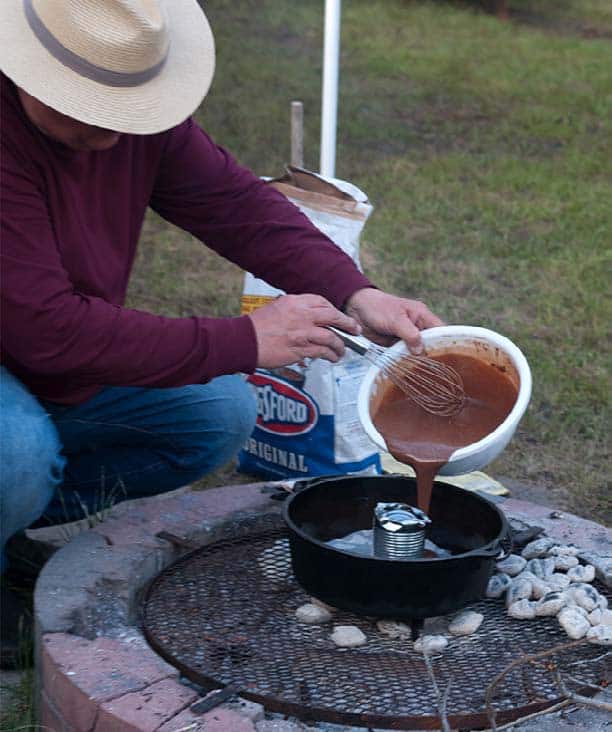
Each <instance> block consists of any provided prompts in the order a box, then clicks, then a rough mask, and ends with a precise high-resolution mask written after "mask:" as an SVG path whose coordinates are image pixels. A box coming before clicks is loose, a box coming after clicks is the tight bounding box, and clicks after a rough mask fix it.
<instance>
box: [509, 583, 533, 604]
mask: <svg viewBox="0 0 612 732" xmlns="http://www.w3.org/2000/svg"><path fill="white" fill-rule="evenodd" d="M532 590H533V585H532V584H531V582H530V581H529V580H526V579H521V580H513V582H512V584H511V585H510V587H509V588H508V590H507V592H506V607H510V605H514V603H515V602H518V601H519V600H528V599H529V598H530V597H531V592H532Z"/></svg>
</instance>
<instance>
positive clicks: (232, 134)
mask: <svg viewBox="0 0 612 732" xmlns="http://www.w3.org/2000/svg"><path fill="white" fill-rule="evenodd" d="M509 6H510V10H511V15H512V19H511V21H510V22H505V23H504V22H500V21H499V20H497V19H496V18H495V17H492V16H490V15H486V14H484V13H482V12H480V11H479V6H478V3H476V2H473V3H470V2H462V3H459V2H454V3H445V2H417V1H414V2H410V1H409V0H369V1H368V2H366V1H365V0H353V1H352V2H347V3H344V5H343V18H342V21H343V24H342V62H341V75H340V100H339V123H338V152H337V175H338V176H339V177H342V178H345V179H348V180H351V181H352V182H354V183H355V184H357V185H358V186H360V187H361V188H362V189H364V190H365V191H366V192H367V193H368V195H369V196H370V199H371V200H372V202H373V204H374V206H375V211H374V214H373V216H372V217H371V219H370V221H369V222H368V225H367V227H366V230H365V232H364V237H363V262H364V266H365V269H366V272H367V273H368V274H369V276H370V277H371V278H372V279H373V280H374V281H375V282H377V283H378V284H380V285H381V286H383V287H385V288H389V289H390V290H393V291H394V292H396V293H400V294H404V295H409V296H412V297H418V298H421V299H424V300H425V301H426V302H427V303H428V304H430V306H431V308H432V309H434V310H435V311H436V312H438V313H439V314H440V315H441V317H443V318H444V319H445V320H447V321H448V322H450V323H466V324H474V325H483V326H486V327H490V328H493V329H495V330H497V331H499V332H501V333H503V334H505V335H507V336H508V337H510V338H511V339H512V340H514V341H515V342H516V343H517V344H518V345H519V346H520V347H521V349H523V351H524V352H525V354H526V355H527V357H528V359H529V361H530V364H531V366H532V370H533V375H534V394H533V400H532V403H531V406H530V408H529V410H528V413H527V415H526V417H525V419H524V421H523V423H522V424H521V427H520V429H519V431H518V433H517V436H516V438H515V439H514V441H513V442H512V444H511V446H510V447H509V448H508V449H507V450H506V451H505V453H504V454H503V456H502V457H501V458H500V459H499V460H498V461H497V462H496V463H495V464H493V465H491V466H490V467H489V468H488V472H490V473H491V474H492V475H494V476H510V477H512V478H515V479H517V480H522V481H527V482H533V483H537V484H539V485H543V486H546V487H547V489H549V490H550V495H551V497H552V498H554V500H555V501H557V502H560V503H561V504H562V505H563V506H565V507H567V508H568V509H571V510H574V511H576V512H578V513H580V514H582V515H587V516H594V517H598V518H599V519H601V518H602V516H603V514H604V512H605V511H609V510H610V498H609V491H608V488H607V485H606V481H607V478H608V472H609V471H608V468H609V461H608V454H607V450H608V443H609V441H608V439H607V437H608V429H607V420H608V416H609V411H608V407H607V399H608V393H609V384H610V381H609V371H608V366H609V355H610V351H609V347H608V345H607V344H608V341H609V323H610V298H609V296H608V293H607V291H608V290H609V287H608V282H609V279H610V278H609V274H610V242H611V241H612V208H611V201H612V163H611V162H610V160H611V159H612V145H611V142H612V135H611V132H612V122H611V116H612V74H611V72H610V70H611V69H612V5H610V3H609V2H608V0H564V2H552V0H531V1H527V0H515V1H514V2H512V1H511V2H510V3H509ZM207 9H208V15H209V17H210V21H211V24H212V26H213V30H214V32H215V36H216V39H217V53H218V61H217V74H216V77H215V81H214V83H213V87H212V91H211V93H210V94H209V95H208V97H207V98H206V99H205V101H204V103H203V105H202V107H201V109H200V110H199V112H198V117H199V120H200V121H201V122H202V124H203V125H204V126H205V127H206V128H207V129H208V131H209V132H211V133H212V134H213V136H214V137H215V138H216V139H217V141H218V142H219V143H221V144H223V145H225V146H227V147H229V148H230V149H231V150H232V151H233V152H234V154H235V155H236V156H237V157H238V159H239V160H240V161H241V162H242V163H244V164H246V165H248V166H250V167H251V168H252V169H253V170H255V171H256V172H257V173H258V174H261V175H277V174H280V173H281V171H282V169H283V166H284V164H285V163H286V162H287V160H288V158H289V104H290V101H291V100H293V99H300V100H302V101H303V102H304V108H305V162H306V166H307V167H310V168H311V169H314V170H316V169H318V157H319V115H320V85H321V65H322V63H321V57H322V52H321V48H322V20H323V15H322V14H323V3H322V2H320V0H318V1H317V2H314V0H302V1H301V2H300V3H289V2H282V1H281V0H257V2H255V0H249V1H243V2H241V3H235V2H229V0H218V1H217V2H214V3H208V4H207ZM241 282H242V279H241V273H240V272H239V271H238V270H237V269H236V268H235V267H234V266H233V265H230V264H228V263H226V262H224V261H220V260H219V259H218V258H216V257H215V256H214V255H211V254H210V253H209V252H207V250H206V249H205V248H204V247H202V246H201V245H199V244H198V243H196V242H193V241H191V240H190V239H189V237H187V236H185V235H183V234H182V233H180V232H177V231H176V230H175V229H172V228H171V227H169V226H167V225H166V224H165V223H164V222H162V221H160V220H159V219H156V218H154V217H151V218H150V219H149V220H148V221H147V225H146V228H145V232H144V236H143V246H142V249H141V255H140V259H139V260H138V263H137V267H136V271H135V276H134V281H133V285H132V290H131V304H133V305H136V306H138V307H143V308H152V309H155V310H156V311H158V312H164V313H173V314H179V313H180V314H187V313H212V314H228V313H229V314H236V313H238V309H239V299H240V289H241ZM226 475H227V473H224V472H223V471H222V472H221V473H219V474H218V475H215V476H213V477H212V478H211V479H210V481H209V484H210V482H211V481H212V482H215V481H216V482H222V480H223V479H224V477H225V476H226ZM246 479H247V478H245V480H246Z"/></svg>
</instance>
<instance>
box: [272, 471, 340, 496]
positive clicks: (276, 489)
mask: <svg viewBox="0 0 612 732" xmlns="http://www.w3.org/2000/svg"><path fill="white" fill-rule="evenodd" d="M340 477H342V476H338V475H319V476H316V477H314V478H298V479H288V480H278V481H273V482H272V483H266V485H264V486H263V488H262V489H261V492H262V493H269V494H270V498H272V499H273V500H275V501H284V500H285V499H286V498H288V497H289V496H291V495H293V494H294V493H299V492H300V491H303V490H304V489H305V488H310V487H311V486H314V485H319V484H320V483H326V482H327V481H337V480H338V478H340Z"/></svg>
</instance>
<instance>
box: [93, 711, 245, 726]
mask: <svg viewBox="0 0 612 732" xmlns="http://www.w3.org/2000/svg"><path fill="white" fill-rule="evenodd" d="M192 725H193V726H192ZM185 728H187V729H189V732H255V726H254V724H253V722H252V721H251V720H250V719H248V718H247V717H243V716H242V715H241V714H239V713H238V712H235V711H232V710H231V709H226V708H224V707H218V708H217V709H212V710H211V711H210V712H207V713H206V714H194V713H193V712H191V711H190V710H189V709H185V710H184V711H182V712H181V713H180V714H177V715H176V717H172V719H170V720H169V721H167V722H166V723H165V724H163V725H162V726H161V727H160V728H159V729H158V730H157V732H178V730H183V729H185ZM96 732H98V730H97V729H96Z"/></svg>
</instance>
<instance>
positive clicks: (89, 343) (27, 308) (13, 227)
mask: <svg viewBox="0 0 612 732" xmlns="http://www.w3.org/2000/svg"><path fill="white" fill-rule="evenodd" d="M1 163H2V169H1V174H2V198H1V201H0V207H1V208H0V210H1V243H2V247H1V257H2V259H1V266H0V274H1V290H2V294H1V297H2V299H1V315H2V318H1V335H2V349H3V354H4V359H5V362H6V363H7V365H9V368H10V367H11V366H12V365H18V368H17V371H18V372H19V375H20V376H21V377H22V378H23V377H24V374H25V375H31V378H29V379H27V378H26V379H25V380H26V382H27V383H30V384H32V383H37V379H39V381H40V383H42V384H44V383H49V382H50V381H53V380H54V379H55V381H56V382H58V383H59V381H62V382H63V383H64V384H66V383H70V387H71V392H73V393H78V392H79V390H80V391H81V392H85V391H87V387H91V386H98V387H99V386H101V385H121V386H154V387H168V386H181V385H185V384H193V383H198V382H201V381H207V380H209V379H211V378H213V377H214V376H218V375H221V374H225V373H235V372H240V371H245V372H250V371H253V370H254V368H255V365H256V359H257V346H256V338H255V332H254V329H253V326H252V323H251V321H250V319H249V318H247V317H246V316H244V317H240V318H197V317H192V318H168V317H162V316H158V315H153V314H151V313H146V312H141V311H137V310H133V309H128V308H124V307H120V306H117V305H113V304H111V303H109V302H107V301H105V300H104V299H102V298H100V297H95V296H92V295H90V294H85V293H83V292H80V291H79V290H78V289H76V288H75V286H74V284H73V282H72V281H71V279H70V277H69V275H68V273H67V271H66V269H65V268H64V266H63V265H62V258H61V253H60V248H59V247H58V243H57V241H56V239H55V232H54V228H53V224H52V221H51V220H50V216H49V212H48V210H47V204H46V198H45V192H44V190H43V187H44V186H43V184H42V183H41V180H40V175H39V174H38V173H37V169H36V168H35V166H34V165H33V164H30V166H29V167H28V161H27V159H25V156H21V155H19V153H18V152H17V151H13V150H12V149H7V147H6V146H3V148H2V160H1ZM45 377H46V381H45ZM40 391H43V392H44V388H41V390H40ZM59 391H61V389H60V390H59ZM35 393H39V392H36V390H35ZM42 396H45V394H44V393H43V394H42ZM67 401H68V400H67Z"/></svg>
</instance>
